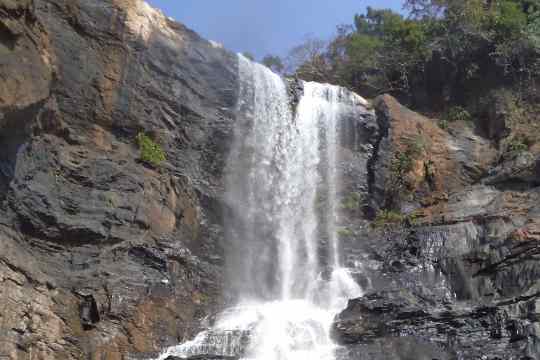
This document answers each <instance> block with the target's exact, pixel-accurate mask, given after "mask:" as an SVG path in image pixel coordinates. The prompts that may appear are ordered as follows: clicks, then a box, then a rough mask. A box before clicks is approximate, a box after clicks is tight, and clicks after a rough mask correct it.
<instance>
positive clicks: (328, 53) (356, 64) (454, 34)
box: [267, 0, 540, 115]
mask: <svg viewBox="0 0 540 360" xmlns="http://www.w3.org/2000/svg"><path fill="white" fill-rule="evenodd" d="M404 9H405V12H406V13H407V14H408V15H407V16H404V15H402V14H400V13H396V12H394V11H392V10H388V9H374V8H370V7H368V8H367V11H366V13H365V14H362V15H356V16H354V24H353V25H342V26H339V27H338V31H337V35H336V37H335V38H334V39H333V40H332V41H330V42H329V43H327V44H323V43H321V42H320V41H316V40H313V39H310V40H308V41H307V42H306V43H305V44H302V45H300V46H298V47H297V48H295V49H293V50H292V51H291V54H290V55H289V56H288V57H287V59H286V63H289V64H291V66H289V67H287V66H285V67H282V68H285V69H287V68H288V69H291V67H292V68H294V67H295V65H297V67H296V68H295V69H296V70H295V72H296V75H297V76H298V77H300V78H303V79H306V80H313V81H320V82H329V83H335V84H339V85H343V86H346V87H348V88H350V89H352V90H354V91H356V92H358V93H359V94H361V95H364V96H366V97H374V96H376V95H379V94H382V93H390V94H392V95H394V96H396V97H397V98H398V99H400V101H402V102H404V103H406V104H408V105H409V106H411V107H413V108H416V109H420V110H424V111H428V112H436V113H437V114H438V115H440V114H442V113H445V112H448V111H449V110H450V109H451V108H452V107H455V106H459V107H461V108H462V109H464V110H466V111H468V112H470V113H471V114H473V115H474V114H478V113H481V112H485V111H487V110H486V109H487V108H488V107H490V106H492V105H493V103H494V102H495V101H497V100H498V99H497V91H496V90H499V89H502V88H504V89H510V93H511V95H512V99H511V100H512V101H513V102H526V103H534V102H535V101H536V97H537V96H538V94H537V84H536V83H537V79H538V76H539V75H540V1H538V0H489V1H488V0H467V1H465V0H406V1H404ZM267 59H271V60H272V62H273V63H275V62H276V59H275V58H274V57H267ZM462 114H463V112H462Z"/></svg>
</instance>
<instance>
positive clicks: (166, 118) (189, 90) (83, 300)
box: [0, 0, 540, 360]
mask: <svg viewBox="0 0 540 360" xmlns="http://www.w3.org/2000/svg"><path fill="white" fill-rule="evenodd" d="M237 74H238V69H237V59H236V56H235V55H233V54H231V53H229V52H227V51H226V50H224V49H222V48H221V47H220V46H219V45H217V44H214V43H211V42H208V41H205V40H203V39H201V38H200V37H199V36H198V35H197V34H195V33H193V32H192V31H190V30H189V29H187V28H185V27H184V26H183V25H181V24H178V23H175V22H173V21H171V20H169V19H167V18H166V17H165V16H163V15H162V14H160V13H158V12H156V11H155V10H153V9H151V8H150V7H149V6H148V5H146V4H145V3H144V2H142V1H140V0H106V1H103V0H84V1H83V0H78V1H72V0H18V1H14V0H0V78H1V79H2V81H0V150H1V151H0V245H1V246H2V251H0V309H1V311H0V355H7V356H8V358H9V359H27V358H29V356H32V358H37V359H80V358H92V359H123V358H125V357H126V356H129V357H130V358H131V357H132V358H148V357H151V356H155V355H156V354H157V352H159V351H160V350H161V349H163V348H164V347H165V346H168V345H173V344H177V343H179V342H181V341H183V340H186V339H188V338H191V337H192V336H193V335H194V333H195V332H197V331H198V330H199V329H198V328H199V327H200V326H201V322H200V320H201V319H202V318H203V317H205V316H206V315H208V314H211V313H213V312H215V311H217V310H219V309H220V307H222V306H223V305H224V301H225V300H224V299H223V298H222V294H223V291H222V290H223V289H222V284H223V273H224V271H223V264H224V258H223V257H224V251H223V247H224V242H223V232H224V231H223V216H222V210H221V209H222V201H221V196H222V191H223V174H222V173H223V169H224V166H225V161H226V156H227V153H228V150H229V146H230V143H231V138H232V136H233V124H234V122H235V117H236V114H235V110H236V109H235V107H236V102H237V97H238V89H237V84H238V79H237V76H238V75H237ZM289 91H290V95H291V99H292V104H291V106H292V107H293V108H294V107H295V106H296V103H297V101H298V100H299V98H300V96H301V94H302V86H301V82H299V81H296V80H291V81H289ZM374 104H375V113H376V114H377V117H375V115H374V112H373V111H365V112H364V113H363V114H362V116H360V118H355V117H351V118H349V119H344V120H343V123H342V126H341V134H340V138H341V147H340V149H339V153H340V156H341V162H340V164H339V168H340V171H341V173H342V175H343V176H342V179H341V180H342V182H343V184H342V187H341V188H340V193H339V194H338V195H339V201H340V202H341V206H340V209H339V210H340V213H341V214H340V215H341V216H340V222H339V224H338V225H339V226H340V227H341V230H342V231H340V234H339V236H340V238H341V239H342V243H343V247H344V250H345V251H344V252H345V259H344V262H345V263H346V264H347V265H348V266H349V267H350V268H351V269H352V270H354V274H355V276H356V278H357V280H358V281H359V283H361V284H362V286H363V287H364V288H365V290H366V296H364V297H362V298H360V299H352V300H351V301H350V302H349V306H348V307H347V309H345V310H344V311H343V313H341V314H339V315H338V316H337V317H336V322H335V326H334V335H335V337H336V339H337V340H338V341H339V342H340V343H342V344H344V345H345V346H344V347H343V348H342V349H340V351H339V354H338V357H339V358H340V359H343V360H346V359H359V358H368V359H372V360H379V359H381V360H382V359H388V360H404V359H411V360H412V359H414V360H423V359H426V360H433V359H438V360H443V359H449V360H450V359H452V360H454V359H459V360H467V359H491V360H495V359H500V360H514V359H515V360H518V359H519V360H524V359H539V358H540V348H539V347H540V345H539V332H540V329H539V322H538V314H539V313H540V312H539V310H538V306H539V305H540V285H539V282H538V280H539V277H540V262H539V257H540V221H539V216H540V205H539V204H540V192H539V190H538V184H539V183H540V178H539V176H540V172H539V168H540V167H539V161H538V156H537V154H536V153H519V154H510V155H508V154H500V153H499V152H498V150H497V148H496V146H494V144H493V143H492V141H491V140H495V141H499V140H500V137H501V136H504V133H505V131H506V130H505V128H506V124H500V123H494V124H492V125H493V128H492V129H487V128H486V129H483V130H484V132H485V133H486V134H487V135H485V136H486V137H485V138H484V137H482V136H480V135H479V134H477V133H476V132H475V131H474V130H473V129H471V128H470V127H469V126H467V125H466V124H462V123H456V124H452V125H451V126H450V128H449V129H448V130H443V129H441V128H439V127H438V126H437V125H436V122H434V121H433V120H431V119H428V118H426V117H424V116H421V115H419V114H416V113H414V112H412V111H410V110H408V109H406V108H404V107H403V106H401V105H400V104H399V103H398V102H397V101H396V100H395V99H393V98H391V97H389V96H382V97H380V98H378V99H377V100H376V101H375V102H374ZM495 115H496V114H495ZM495 115H494V116H495ZM487 125H490V124H487ZM490 126H491V125H490ZM481 130H482V129H481ZM141 132H145V133H147V134H148V135H149V136H150V137H151V138H152V139H154V140H155V142H157V143H158V144H159V145H160V146H161V147H162V148H163V149H164V151H165V153H166V156H167V160H166V161H165V162H164V163H163V164H162V165H161V166H156V167H154V166H151V165H148V164H145V163H143V162H141V161H140V160H139V159H140V153H139V149H138V148H137V145H136V142H135V138H136V136H137V135H138V134H139V133H141ZM413 150H414V151H413ZM403 155H405V156H408V157H409V158H408V159H407V158H406V157H405V158H404V156H403ZM396 159H397V160H403V159H405V160H406V163H407V166H406V167H405V168H401V169H400V171H399V173H397V175H399V177H396ZM397 180H399V181H397ZM385 208H386V209H387V208H391V209H393V210H394V211H399V212H402V213H403V214H404V215H406V216H408V217H410V219H408V221H406V222H403V223H404V224H401V225H399V226H397V225H393V226H390V225H389V226H385V227H383V228H373V227H372V226H370V220H372V219H373V218H374V217H376V215H377V212H378V211H379V210H381V209H385ZM412 215H414V219H412V218H413V216H412ZM413 220H414V221H413ZM30 354H31V355H30ZM0 357H1V356H0ZM222 358H223V357H222Z"/></svg>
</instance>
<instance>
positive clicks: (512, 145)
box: [508, 137, 529, 152]
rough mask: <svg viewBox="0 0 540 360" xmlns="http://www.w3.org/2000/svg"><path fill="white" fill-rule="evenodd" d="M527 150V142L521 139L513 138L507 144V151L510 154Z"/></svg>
mask: <svg viewBox="0 0 540 360" xmlns="http://www.w3.org/2000/svg"><path fill="white" fill-rule="evenodd" d="M527 150H529V145H527V141H526V140H525V139H523V138H518V137H515V138H513V139H512V140H510V142H509V143H508V151H510V152H523V151H527Z"/></svg>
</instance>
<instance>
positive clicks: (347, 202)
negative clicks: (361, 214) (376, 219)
mask: <svg viewBox="0 0 540 360" xmlns="http://www.w3.org/2000/svg"><path fill="white" fill-rule="evenodd" d="M361 200H362V196H361V195H360V194H359V193H357V192H352V193H350V194H349V195H348V196H347V197H346V198H345V199H343V202H342V203H341V208H342V209H345V210H349V211H354V210H357V209H358V206H359V205H360V201H361Z"/></svg>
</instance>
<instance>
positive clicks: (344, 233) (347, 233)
mask: <svg viewBox="0 0 540 360" xmlns="http://www.w3.org/2000/svg"><path fill="white" fill-rule="evenodd" d="M337 234H338V236H339V237H341V238H344V237H351V236H353V235H354V232H353V231H352V230H351V229H349V228H346V227H342V228H339V229H338V230H337Z"/></svg>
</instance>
